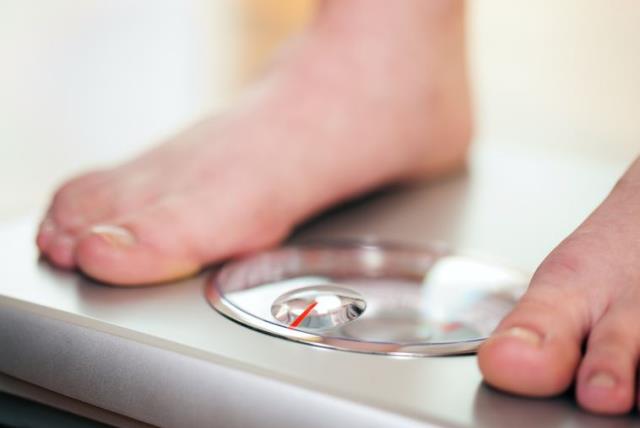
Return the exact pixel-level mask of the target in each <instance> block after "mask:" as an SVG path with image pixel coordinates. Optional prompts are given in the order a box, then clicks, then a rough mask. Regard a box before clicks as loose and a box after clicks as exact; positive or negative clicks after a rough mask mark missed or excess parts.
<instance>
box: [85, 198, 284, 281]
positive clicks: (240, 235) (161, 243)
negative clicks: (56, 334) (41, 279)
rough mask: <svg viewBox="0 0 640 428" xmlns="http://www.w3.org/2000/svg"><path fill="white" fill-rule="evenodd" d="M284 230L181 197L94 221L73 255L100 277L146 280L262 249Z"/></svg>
mask: <svg viewBox="0 0 640 428" xmlns="http://www.w3.org/2000/svg"><path fill="white" fill-rule="evenodd" d="M205 205H206V204H205ZM258 220H259V219H258ZM265 231H268V232H269V233H265ZM274 232H275V233H274ZM285 235H286V232H285V230H284V229H280V230H277V228H273V227H268V225H264V224H261V222H260V221H257V220H256V219H255V218H253V219H249V218H244V217H243V215H242V214H237V213H235V214H234V212H233V210H212V209H211V207H209V206H203V204H201V203H200V204H193V203H191V201H190V200H189V198H184V197H181V198H176V199H173V200H171V201H164V202H162V203H159V204H155V205H153V206H151V207H147V208H145V209H144V210H142V211H140V212H138V213H134V214H131V215H128V216H127V217H126V218H122V219H117V220H114V221H112V222H109V223H107V224H98V225H94V226H93V227H92V228H91V229H90V230H89V233H87V234H86V235H84V236H83V237H82V238H81V239H80V240H79V241H78V243H77V247H76V251H75V259H76V262H77V264H78V267H79V268H80V269H81V270H82V271H83V272H85V273H86V274H87V275H89V276H91V277H93V278H95V279H98V280H100V281H103V282H106V283H111V284H115V285H145V284H153V283H158V282H166V281H171V280H175V279H179V278H182V277H185V276H189V275H192V274H194V273H196V272H198V271H199V270H200V269H201V268H202V267H203V266H204V265H205V264H206V263H209V262H213V261H217V260H221V259H224V258H226V257H229V256H233V255H235V254H237V253H241V252H245V251H250V250H254V249H257V248H262V247H264V246H267V245H270V244H273V243H275V242H277V241H279V240H280V239H281V238H283V237H284V236H285Z"/></svg>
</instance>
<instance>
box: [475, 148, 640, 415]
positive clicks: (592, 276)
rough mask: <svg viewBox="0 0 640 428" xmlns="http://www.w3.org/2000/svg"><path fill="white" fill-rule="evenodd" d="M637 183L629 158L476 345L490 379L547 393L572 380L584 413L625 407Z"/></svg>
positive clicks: (638, 232) (638, 173)
mask: <svg viewBox="0 0 640 428" xmlns="http://www.w3.org/2000/svg"><path fill="white" fill-rule="evenodd" d="M639 190H640V161H636V162H635V163H634V165H632V166H631V168H630V169H629V170H628V171H627V173H626V175H625V176H624V178H623V179H622V180H620V182H619V183H618V185H617V186H616V187H615V188H614V189H613V191H612V192H611V194H610V195H609V196H608V197H607V199H606V200H605V201H604V202H603V203H602V205H600V207H598V209H596V210H595V211H594V213H593V214H592V215H591V216H590V217H589V218H588V219H587V220H586V221H585V222H584V223H583V224H582V225H581V226H580V227H579V228H578V229H577V230H576V231H575V232H574V233H573V234H572V235H571V236H570V237H569V238H567V239H566V240H565V241H564V242H562V243H561V244H560V245H559V246H558V248H556V249H555V250H554V251H553V252H552V253H551V254H550V255H549V256H548V257H547V258H546V260H545V261H544V262H543V263H542V265H541V266H540V268H539V269H538V271H537V272H536V274H535V275H534V278H533V281H532V283H531V286H530V288H529V291H528V292H527V293H526V295H525V296H524V297H523V299H522V300H521V302H520V303H519V305H518V306H517V307H516V309H515V310H514V311H513V312H512V313H511V314H510V315H508V316H507V317H506V318H505V319H504V320H503V322H502V323H501V324H500V326H499V327H498V329H497V331H496V333H495V335H494V336H493V337H492V338H491V339H489V340H488V341H487V342H486V343H485V344H484V345H483V346H482V347H481V349H480V352H479V355H478V357H479V362H480V368H481V370H482V373H483V374H484V376H485V379H486V380H487V382H488V383H490V384H492V385H494V386H496V387H498V388H500V389H504V390H506V391H510V392H515V393H518V394H522V395H530V396H550V395H555V394H559V393H561V392H563V391H565V390H567V388H569V386H570V385H572V384H573V383H574V382H575V385H576V395H577V400H578V402H579V403H580V405H581V406H582V407H584V408H585V409H587V410H589V411H592V412H595V413H604V414H616V413H626V412H628V411H630V410H631V409H632V407H633V406H634V403H635V402H636V400H637V398H636V395H637V389H638V378H637V370H638V360H639V356H640V328H639V326H638V320H640V312H639V309H638V308H640V246H639V243H640V226H639V223H638V214H639V213H640V193H639V192H638V191H639ZM583 344H585V345H586V346H584V350H583Z"/></svg>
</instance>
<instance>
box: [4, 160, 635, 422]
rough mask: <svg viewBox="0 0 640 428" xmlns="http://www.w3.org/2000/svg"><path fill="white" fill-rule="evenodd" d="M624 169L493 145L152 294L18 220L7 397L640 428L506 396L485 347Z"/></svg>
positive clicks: (8, 291)
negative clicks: (30, 392) (483, 357)
mask: <svg viewBox="0 0 640 428" xmlns="http://www.w3.org/2000/svg"><path fill="white" fill-rule="evenodd" d="M529 150H531V149H529ZM622 170H623V165H618V164H604V163H602V162H596V161H592V160H588V159H582V160H580V159H573V160H572V161H571V162H570V163H569V162H567V161H566V160H565V159H563V158H560V157H556V156H553V155H551V154H549V153H546V152H542V151H539V152H536V151H528V152H525V151H524V149H517V148H513V149H506V148H505V149H503V148H493V149H492V150H484V151H482V152H481V153H475V154H474V156H473V158H472V160H471V162H470V165H469V167H468V169H467V170H466V171H461V172H460V173H459V174H457V175H453V176H451V177H449V178H446V179H441V180H437V181H431V182H423V183H414V184H411V185H407V186H403V187H397V188H390V189H387V190H385V191H382V192H380V193H377V194H375V195H371V196H369V197H367V198H364V199H361V200H359V201H355V202H352V203H350V204H348V205H346V206H343V207H340V208H338V209H336V210H334V211H332V212H330V213H327V214H325V215H323V216H321V217H319V218H317V219H315V220H312V221H311V222H310V223H309V224H307V225H305V226H303V227H302V228H301V229H300V230H299V231H298V232H296V234H295V235H294V236H293V237H292V238H291V239H290V240H289V241H288V242H287V243H285V245H284V246H282V247H279V248H273V249H270V250H268V251H266V252H262V253H257V254H251V255H247V256H245V257H243V258H241V259H235V260H232V261H228V262H227V263H225V264H221V265H216V266H212V267H210V268H208V269H206V270H205V271H204V272H202V273H201V274H200V275H198V276H197V277H194V278H191V279H187V280H184V281H181V282H179V283H172V284H166V285H160V286H155V287H149V288H126V289H122V288H115V287H109V286H105V285H101V284H98V283H95V282H93V281H91V280H90V279H88V278H86V277H84V276H82V275H80V274H78V273H75V272H63V271H60V270H57V269H55V268H52V267H51V266H50V265H49V264H47V263H46V262H44V261H42V260H40V259H39V256H38V253H37V249H36V248H35V245H34V244H33V238H34V234H35V229H36V223H37V217H35V216H31V217H26V218H24V219H21V220H17V221H15V222H11V223H6V224H4V225H2V226H1V227H0V237H1V238H2V240H1V241H0V242H2V245H1V246H0V260H2V262H1V263H0V275H1V276H0V278H2V282H0V373H2V375H3V377H4V379H5V382H3V383H0V389H3V388H2V385H4V389H9V390H10V389H11V388H10V387H8V386H7V385H9V384H11V382H6V380H8V379H13V380H15V383H16V384H18V383H20V384H22V385H31V386H33V387H34V388H36V387H37V388H39V389H41V390H46V391H48V392H49V393H51V394H54V395H55V396H58V397H66V398H65V399H71V400H72V401H73V402H77V403H85V404H86V405H87V406H90V407H91V408H96V409H103V410H105V411H106V412H108V413H109V414H117V415H121V416H122V417H124V418H126V420H127V421H130V422H131V423H134V422H139V423H140V424H149V425H155V426H167V427H200V426H211V427H284V426H286V427H305V428H306V427H333V426H349V427H514V426H518V427H538V426H545V427H583V426H584V427H618V426H620V427H630V426H640V423H638V421H637V417H636V415H629V416H624V417H617V418H604V417H597V416H592V415H589V414H587V413H585V412H583V411H582V410H580V409H579V408H578V407H577V405H576V404H575V403H574V400H573V397H572V396H571V393H568V394H566V395H564V396H561V397H557V398H553V399H547V400H541V399H525V398H518V397H514V396H511V395H508V394H504V393H501V392H498V391H495V390H493V389H492V388H490V387H488V386H486V385H485V384H483V382H482V378H481V375H480V372H479V370H478V368H477V365H476V357H475V354H474V352H475V349H476V348H477V346H478V345H479V344H480V343H482V341H483V340H484V338H485V337H486V336H487V335H488V334H489V333H490V332H491V330H492V329H493V327H495V324H496V323H497V322H498V321H499V320H500V319H501V317H502V316H504V314H505V313H506V312H508V310H509V309H510V308H511V307H512V306H513V305H514V304H515V302H516V301H517V299H518V298H519V297H520V295H521V294H522V292H523V291H524V289H525V288H526V285H527V282H528V279H529V277H530V274H531V272H533V270H534V269H535V267H536V266H537V264H538V263H539V262H540V261H541V260H542V258H543V257H544V256H545V254H546V253H547V252H548V251H550V250H551V249H552V248H553V246H554V245H556V244H557V243H558V242H559V241H560V240H561V239H562V238H563V237H564V236H565V235H566V234H568V233H569V232H570V231H571V230H572V229H573V228H574V227H575V226H577V225H578V224H579V222H580V221H581V219H582V218H583V217H584V216H585V215H587V214H588V213H589V211H590V210H591V209H593V207H595V205H596V204H597V203H598V201H599V199H601V198H602V197H604V196H605V195H606V192H607V191H608V188H609V187H610V186H611V185H612V184H613V183H614V182H615V179H616V177H617V175H618V174H620V173H621V172H622ZM534 177H535V179H534ZM9 392H11V391H9ZM42 400H43V401H47V400H45V399H42ZM50 404H51V403H50Z"/></svg>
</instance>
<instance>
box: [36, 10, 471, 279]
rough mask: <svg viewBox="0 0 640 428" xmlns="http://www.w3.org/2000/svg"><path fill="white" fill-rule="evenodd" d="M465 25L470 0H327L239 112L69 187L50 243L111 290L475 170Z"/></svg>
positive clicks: (54, 256) (48, 249)
mask: <svg viewBox="0 0 640 428" xmlns="http://www.w3.org/2000/svg"><path fill="white" fill-rule="evenodd" d="M462 17H463V10H462V3H461V2H459V1H450V2H448V1H445V2H440V1H438V2H425V1H423V0H409V1H407V2H403V3H402V5H401V6H400V5H399V6H398V7H394V8H389V7H388V5H387V3H386V2H384V1H360V0H355V1H350V2H342V1H340V0H338V1H330V0H328V1H326V2H324V3H322V7H320V9H319V11H318V15H317V17H316V19H315V21H314V22H313V23H312V24H311V26H310V28H309V29H308V31H307V33H306V34H305V35H304V36H303V37H302V39H301V40H300V41H299V43H298V44H297V45H296V46H295V47H294V48H293V49H292V50H291V51H290V52H289V53H288V55H287V56H286V57H285V58H283V59H280V61H279V62H278V63H277V64H275V65H274V66H273V68H272V69H271V70H270V72H269V73H268V75H266V76H265V77H264V78H263V79H262V80H261V81H260V82H259V83H258V84H256V86H254V87H253V89H252V90H251V91H250V92H249V93H247V94H246V95H245V96H244V97H243V98H242V99H240V100H239V102H238V104H237V105H236V106H235V108H233V109H232V110H230V111H228V112H227V113H226V114H224V115H222V116H220V117H217V118H211V119H206V120H204V121H202V122H201V123H199V124H198V125H196V126H194V127H192V128H191V129H189V130H187V131H186V132H184V133H182V134H181V135H178V136H176V137H175V138H173V139H172V140H170V141H168V142H166V143H165V144H163V145H161V146H159V147H157V148H156V149H154V150H152V151H151V152H149V153H146V154H144V155H143V156H141V157H139V158H137V159H134V160H132V161H130V162H128V163H126V164H124V165H121V166H118V167H115V168H112V169H108V170H104V171H97V172H91V173H89V174H86V175H83V176H80V177H78V178H75V179H73V180H71V181H69V182H68V183H67V184H65V185H64V186H62V187H61V188H60V190H58V192H57V193H56V194H55V196H54V198H53V201H52V203H51V206H50V208H49V210H48V212H47V214H46V216H45V218H44V220H43V222H42V225H41V228H40V230H39V233H38V236H37V244H38V247H39V248H40V250H41V252H42V254H43V255H44V256H45V257H47V258H48V259H49V260H50V261H51V262H52V263H54V264H55V265H57V266H59V267H62V268H68V269H72V268H78V269H80V270H82V271H84V272H85V273H87V274H88V275H90V276H92V277H94V278H96V279H98V280H101V281H104V282H107V283H112V284H118V285H133V284H135V285H138V284H149V283H155V282H161V281H168V280H172V279H176V278H180V277H183V276H186V275H190V274H193V273H194V272H197V271H198V270H199V269H200V268H202V267H203V266H204V265H205V264H207V263H211V262H215V261H218V260H222V259H225V258H227V257H230V256H234V255H238V254H240V253H244V252H247V251H252V250H256V249H260V248H264V247H268V246H270V245H274V244H276V243H278V242H279V241H281V240H282V239H284V238H285V237H286V236H287V234H288V233H289V231H290V230H291V229H292V228H293V227H294V226H295V225H297V224H298V223H300V222H301V221H303V220H304V219H305V218H307V217H308V216H310V215H312V214H313V213H316V212H318V211H319V210H322V209H324V208H326V207H328V206H330V205H331V204H334V203H336V202H338V201H340V200H342V199H345V198H347V197H349V196H353V195H356V194H359V193H362V192H365V191H367V190H370V189H373V188H375V187H377V186H380V185H382V184H387V183H390V182H396V181H401V180H405V179H408V178H412V177H415V176H418V175H435V174H438V173H441V172H443V171H446V170H448V169H451V168H453V167H455V166H457V165H459V164H461V163H462V162H463V159H464V156H465V152H466V146H467V143H468V140H469V133H470V123H469V122H470V119H469V102H468V96H467V86H466V78H465V67H464V49H463V22H462ZM425 41H428V43H425ZM363 47H366V49H363Z"/></svg>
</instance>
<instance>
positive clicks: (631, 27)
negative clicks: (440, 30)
mask: <svg viewBox="0 0 640 428" xmlns="http://www.w3.org/2000/svg"><path fill="white" fill-rule="evenodd" d="M314 5H315V3H314V2H313V1H309V0H242V1H232V0H216V1H205V0H135V1H131V0H110V1H101V0H55V1H44V0H0V64H1V66H0V195H2V198H0V220H5V219H9V218H13V217H16V216H19V215H22V214H25V213H29V212H32V211H34V210H38V209H42V208H43V207H44V206H45V205H46V202H47V200H48V197H49V195H50V193H51V192H52V191H53V190H54V189H55V188H56V187H57V186H58V185H59V184H60V183H61V182H63V181H64V179H65V178H67V177H68V176H69V175H73V174H75V173H78V172H82V171H84V170H87V169H91V168H93V167H96V166H101V165H108V164H111V163H114V162H117V161H119V160H121V159H125V158H128V157H130V156H132V155H133V154H135V153H137V152H139V151H141V150H143V149H144V148H146V147H148V146H149V145H151V144H153V143H155V142H158V141H159V140H161V139H163V138H165V137H167V136H169V135H171V134H172V133H174V132H175V131H177V130H179V129H180V128H183V127H185V126H187V125H188V124H189V123H191V122H193V121H195V120H196V119H198V118H199V117H201V116H202V115H204V114H206V113H207V112H214V111H217V110H220V109H223V108H224V107H225V105H227V104H228V103H230V102H232V100H233V97H234V95H235V94H237V93H238V91H240V90H241V89H242V86H243V85H245V84H246V82H248V81H249V80H251V77H252V76H254V75H255V74H256V73H259V71H260V69H261V68H262V67H264V65H265V63H266V62H268V61H269V58H270V56H271V55H272V53H273V51H274V50H275V49H277V47H278V46H279V45H280V44H281V43H283V41H285V40H286V39H287V38H288V37H291V36H292V35H295V33H296V32H298V31H300V29H301V28H303V27H304V23H305V21H306V20H308V19H309V17H310V15H311V14H312V11H313V7H314ZM390 7H392V6H391V5H390ZM467 14H468V33H467V35H468V40H469V45H468V46H469V58H470V66H471V76H472V83H473V92H474V98H475V105H476V111H475V114H476V121H477V136H476V141H475V144H476V148H477V149H478V148H482V147H486V146H490V145H497V146H499V145H518V146H525V145H526V146H530V147H535V148H536V150H537V148H540V149H541V150H544V151H545V152H548V153H551V152H553V153H557V154H558V156H563V153H565V155H566V156H584V157H587V158H594V159H596V160H597V162H601V163H607V162H612V163H616V164H617V163H620V162H626V161H630V160H631V159H632V158H633V157H634V156H635V155H636V153H637V151H638V147H639V144H640V25H639V23H640V4H639V3H638V2H637V1H635V0H618V1H616V2H615V3H613V2H606V1H602V0H556V1H553V2H551V1H546V2H530V1H526V0H515V1H514V0H511V1H506V0H503V1H500V0H485V1H482V2H480V1H478V2H469V3H468V8H467ZM576 147H579V148H580V149H579V150H577V151H576ZM576 153H578V154H576Z"/></svg>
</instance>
